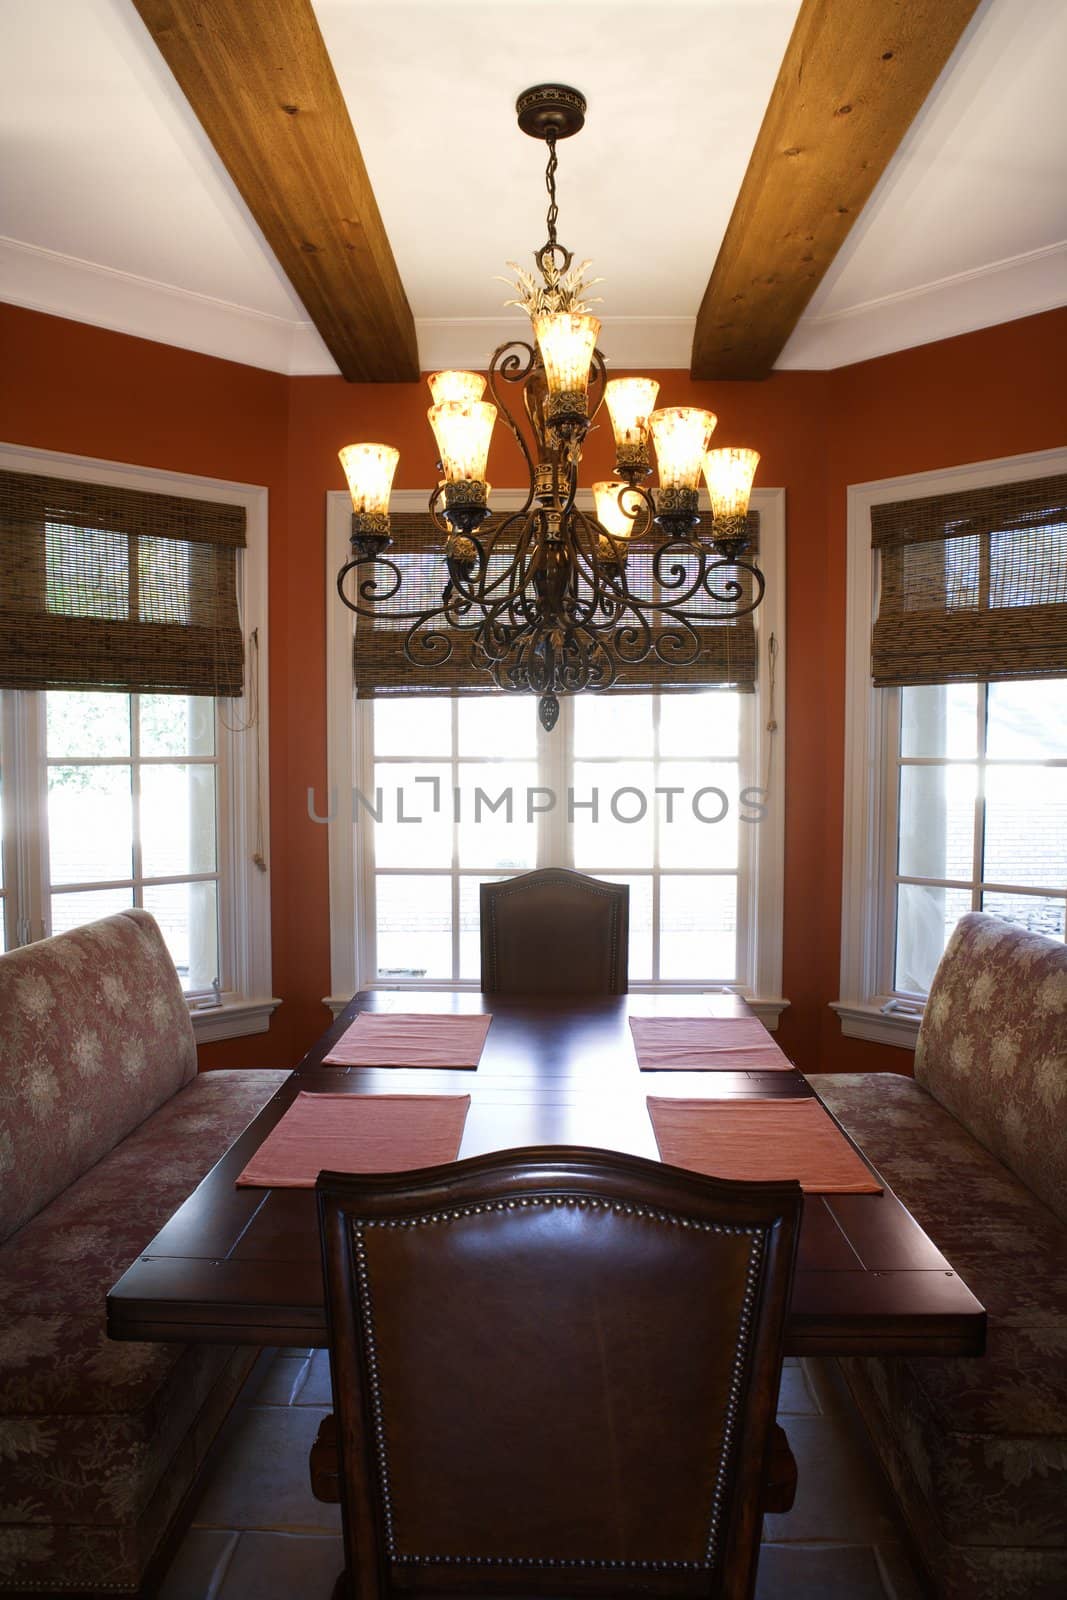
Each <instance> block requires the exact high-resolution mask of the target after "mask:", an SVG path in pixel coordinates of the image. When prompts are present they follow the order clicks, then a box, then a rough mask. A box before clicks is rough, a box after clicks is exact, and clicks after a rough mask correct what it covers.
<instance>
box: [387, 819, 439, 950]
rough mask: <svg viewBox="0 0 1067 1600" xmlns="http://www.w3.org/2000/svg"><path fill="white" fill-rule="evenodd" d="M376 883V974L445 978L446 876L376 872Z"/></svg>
mask: <svg viewBox="0 0 1067 1600" xmlns="http://www.w3.org/2000/svg"><path fill="white" fill-rule="evenodd" d="M411 831H412V832H414V829H412V830H411ZM376 887H377V911H378V916H377V921H378V976H379V978H451V976H452V880H451V878H450V877H447V876H444V875H442V876H441V877H418V876H412V877H407V876H398V877H393V876H391V875H390V874H388V873H384V874H381V873H380V874H378V875H377V877H376Z"/></svg>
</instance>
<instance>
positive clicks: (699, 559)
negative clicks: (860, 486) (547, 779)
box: [337, 85, 764, 728]
mask: <svg viewBox="0 0 1067 1600" xmlns="http://www.w3.org/2000/svg"><path fill="white" fill-rule="evenodd" d="M517 110H518V113H519V125H520V127H521V128H522V129H523V131H524V132H526V133H529V134H531V135H532V136H534V137H536V138H540V139H543V140H544V141H545V142H546V144H547V146H548V151H549V160H548V170H547V173H546V184H547V188H548V195H549V211H548V239H547V241H546V243H545V244H544V245H542V246H541V248H540V249H539V250H537V251H535V252H534V261H535V264H536V266H537V269H538V274H539V280H540V281H538V279H535V278H534V277H533V276H532V275H530V274H528V273H525V272H522V271H520V270H519V269H517V268H516V269H515V270H516V271H517V272H518V291H519V295H520V299H519V300H518V301H515V302H512V303H514V304H518V305H520V306H522V307H523V309H525V310H526V311H528V312H529V315H530V319H531V323H532V333H533V337H532V340H530V341H526V340H522V339H515V340H512V341H509V342H508V343H506V344H504V345H501V346H500V347H499V348H498V349H497V350H496V351H495V352H494V354H493V356H492V358H491V360H490V363H489V369H488V373H487V374H486V375H485V376H483V375H482V374H481V373H477V372H435V373H433V374H431V376H430V378H429V386H430V394H431V399H432V401H433V404H432V405H431V406H430V408H429V411H428V417H429V421H430V426H431V429H432V431H433V435H434V439H435V441H436V445H437V451H438V457H439V463H438V464H439V467H440V474H441V481H440V482H439V483H438V486H437V488H436V489H435V491H434V492H433V494H432V495H431V497H430V506H429V510H430V516H431V518H432V519H433V523H434V526H435V527H436V528H437V529H438V530H439V532H440V535H441V581H442V587H441V590H440V598H439V600H438V601H437V603H435V604H433V605H430V606H428V607H427V606H426V605H425V603H423V604H421V605H418V606H414V607H412V606H411V604H410V602H408V603H407V605H405V595H404V593H403V587H404V585H403V574H402V570H401V567H400V565H399V564H398V562H397V561H396V560H394V559H391V557H390V554H389V551H390V546H391V543H392V535H391V530H390V523H389V515H388V510H389V494H390V489H391V485H392V479H393V474H394V473H395V471H396V466H397V461H398V459H399V457H398V452H397V451H396V450H394V449H392V448H391V447H390V446H388V445H382V444H357V445H348V446H346V448H345V449H344V450H342V451H341V452H340V459H341V464H342V467H343V468H344V471H345V475H346V478H347V480H348V485H349V490H350V492H351V496H352V507H353V515H352V540H351V549H352V553H351V558H350V559H349V560H348V561H347V562H346V563H345V565H344V566H343V567H342V568H341V571H340V572H339V574H338V578H337V587H338V592H339V594H340V596H341V599H342V600H343V601H344V603H345V604H346V605H347V606H348V607H349V608H350V609H351V610H352V611H354V612H356V614H357V616H362V617H364V618H366V619H368V621H370V622H374V623H377V624H381V623H382V622H383V621H384V622H385V623H387V624H388V625H389V626H390V627H393V628H401V629H403V630H404V652H405V655H406V657H407V659H408V660H409V661H410V662H411V663H412V664H413V666H417V667H419V668H420V669H426V668H428V667H429V668H433V667H435V666H440V667H442V668H445V667H446V666H447V663H448V661H449V659H450V658H451V656H452V654H453V652H454V651H455V650H457V649H466V650H469V652H470V659H471V662H472V663H473V665H474V666H475V667H476V668H478V669H480V670H481V671H484V673H485V675H486V683H487V687H488V686H489V685H492V686H494V687H495V688H497V689H501V690H508V691H512V692H518V693H527V694H529V693H533V694H536V695H538V696H539V697H540V707H539V710H540V717H541V722H542V724H543V726H545V727H546V728H552V727H553V726H554V725H555V722H556V720H557V718H558V715H559V698H558V697H559V696H560V695H561V694H576V693H580V692H582V691H584V690H603V689H609V688H611V687H612V686H613V685H614V684H616V683H617V682H618V680H619V675H620V672H623V671H625V670H626V669H630V668H633V667H635V666H637V665H638V664H640V663H641V662H642V661H645V660H647V659H648V658H649V657H651V656H655V657H656V658H657V661H658V663H659V664H661V665H662V666H663V667H665V668H666V669H667V670H668V671H669V669H670V668H671V667H672V666H676V667H679V668H682V667H686V668H688V667H690V666H691V665H692V663H693V662H694V661H695V660H696V659H697V657H698V656H699V653H700V650H701V639H700V626H701V624H705V623H706V622H707V618H708V610H709V606H710V608H711V609H712V610H713V612H714V615H715V618H716V620H719V621H722V620H726V619H727V618H728V619H730V620H735V619H736V618H738V617H742V616H745V615H747V614H748V613H749V612H752V611H754V610H755V609H756V608H757V607H758V605H759V604H760V602H761V600H762V598H763V593H764V580H763V576H762V574H761V573H760V571H759V569H758V567H756V565H755V564H754V562H751V561H745V560H744V559H743V557H744V554H745V551H746V550H747V548H748V544H749V534H748V515H747V513H748V501H749V494H750V492H751V487H752V479H753V475H754V472H755V469H756V464H757V462H758V461H759V456H758V454H757V452H756V451H754V450H747V449H727V450H709V448H708V446H709V442H710V440H711V436H712V433H713V432H714V429H715V426H716V421H717V418H716V417H715V415H714V413H713V412H711V411H705V410H701V409H699V408H697V407H694V406H667V407H663V408H660V409H656V401H657V399H658V396H659V384H658V383H657V382H656V380H655V379H653V378H644V377H630V378H613V379H611V380H610V381H608V379H607V372H606V368H605V361H604V357H603V355H602V354H601V352H600V350H599V348H598V345H597V340H598V338H599V335H600V321H599V319H598V318H597V317H596V316H594V315H593V314H592V312H591V311H590V309H589V305H588V303H587V302H586V301H585V299H584V295H585V292H586V290H587V289H588V288H589V287H590V286H591V284H590V283H589V282H588V281H587V280H585V278H584V273H585V271H586V268H587V267H588V265H589V263H588V262H583V263H582V264H581V265H580V266H578V267H574V266H573V255H572V252H571V251H569V250H567V249H565V248H564V246H563V245H561V244H560V243H559V242H558V239H557V236H556V220H557V207H556V187H555V174H556V167H557V154H556V144H557V141H558V140H559V139H564V138H567V137H569V136H570V135H571V134H573V133H576V132H577V131H578V129H579V128H580V127H581V126H582V123H583V121H584V113H585V102H584V100H583V99H582V97H581V96H580V95H579V94H578V93H577V91H575V90H573V89H567V88H564V87H562V86H558V85H541V86H539V87H538V88H536V89H531V90H527V91H526V93H525V94H523V95H521V96H520V97H519V101H518V106H517ZM593 281H596V280H593ZM486 389H488V391H489V395H490V396H491V397H492V398H491V400H490V399H486V398H483V397H484V395H485V391H486ZM509 391H510V393H511V394H512V395H514V396H515V397H516V399H519V400H521V417H520V415H519V407H518V406H517V405H516V404H515V400H513V401H512V404H511V405H510V406H509V404H508V403H507V399H506V398H505V397H506V395H507V394H508V393H509ZM601 405H604V406H606V409H607V412H608V416H609V417H610V420H611V427H612V432H613V435H614V440H615V475H614V477H613V478H611V479H610V480H606V481H603V482H600V483H596V484H594V485H593V498H594V503H595V515H590V513H588V512H587V511H584V510H582V509H581V508H580V507H579V506H578V504H577V501H576V496H577V493H578V471H579V466H580V464H581V459H582V445H583V441H584V439H585V437H586V435H587V433H588V431H589V428H590V426H591V424H592V422H593V419H594V418H595V417H596V415H597V413H598V411H599V409H600V407H601ZM498 418H500V419H501V420H503V422H504V423H505V425H506V427H507V428H508V430H509V432H510V434H511V436H512V438H513V440H514V442H515V445H516V447H517V449H518V452H519V456H520V458H521V460H522V462H523V464H524V466H525V469H526V478H527V492H526V498H525V503H524V504H523V506H522V507H521V509H520V510H518V511H517V512H514V513H512V514H510V515H507V516H503V517H500V518H494V519H493V521H492V522H491V523H490V522H488V519H489V517H490V507H489V503H488V501H489V485H488V483H487V482H486V471H487V463H488V456H489V447H490V442H491V439H492V435H493V430H494V427H495V424H496V422H497V420H498ZM650 445H651V447H652V449H653V450H654V452H655V456H656V463H657V468H658V476H659V487H658V489H656V490H655V491H653V490H650V489H649V488H648V487H646V485H645V482H644V480H645V479H646V478H647V477H648V476H649V475H650V472H651V463H650V451H649V447H650ZM702 473H703V475H704V477H705V479H706V481H707V485H708V491H709V495H710V498H711V506H712V520H711V524H710V529H706V530H705V529H701V526H700V524H701V518H700V511H699V485H700V481H701V474H702ZM639 542H640V543H642V544H647V545H650V546H651V548H652V557H651V562H650V563H642V564H641V572H642V575H643V576H644V578H645V580H646V581H644V582H641V583H637V582H636V581H635V587H631V584H630V582H629V581H628V557H629V554H630V551H631V548H636V546H637V544H638V543H639ZM398 554H399V552H398Z"/></svg>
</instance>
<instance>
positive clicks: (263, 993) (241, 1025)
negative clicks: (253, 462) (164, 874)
mask: <svg viewBox="0 0 1067 1600" xmlns="http://www.w3.org/2000/svg"><path fill="white" fill-rule="evenodd" d="M0 468H4V469H5V470H7V471H10V472H31V473H38V474H42V475H44V476H46V477H55V478H77V479H79V480H80V481H82V482H86V483H104V484H109V485H113V486H115V487H117V488H123V489H137V490H142V491H148V492H150V493H155V494H170V495H186V496H189V497H192V498H199V499H210V500H216V501H220V502H222V503H224V504H226V505H240V506H243V507H244V509H245V514H246V540H247V543H246V547H245V549H244V550H243V551H240V552H239V554H238V563H237V581H238V600H239V606H240V613H241V628H242V632H243V634H244V638H245V641H246V644H245V655H246V670H251V668H252V666H253V665H254V663H253V660H252V654H251V652H250V650H249V647H248V641H249V639H250V638H251V636H252V634H253V633H255V634H256V637H257V643H258V650H257V655H258V674H259V684H258V689H259V693H258V695H257V697H256V698H257V700H258V708H257V715H256V717H255V721H254V724H253V726H252V727H246V726H245V723H246V721H247V718H248V707H249V692H248V687H246V691H245V695H244V696H243V697H242V699H240V700H228V701H226V702H225V704H226V706H227V707H228V708H229V710H228V712H227V714H226V715H225V717H223V716H222V715H216V719H215V727H216V752H217V756H218V774H219V780H218V852H219V960H220V965H221V966H222V967H223V971H222V973H221V974H220V977H221V978H222V981H223V985H224V987H222V988H221V990H220V993H219V996H218V999H217V1000H216V999H215V998H214V997H212V998H210V999H208V1000H205V999H204V997H202V996H191V997H190V1002H189V1009H190V1014H191V1016H192V1021H193V1028H194V1030H195V1033H196V1038H197V1043H198V1044H206V1043H208V1042H210V1041H212V1040H215V1039H231V1038H236V1037H238V1036H241V1035H245V1034H253V1033H265V1032H266V1031H267V1028H268V1027H269V1025H270V1018H271V1013H272V1012H273V1011H274V1010H275V1008H276V1007H277V1006H278V1005H280V1004H281V1002H280V1000H278V999H277V998H275V997H274V996H273V995H272V994H271V941H270V870H269V852H268V846H267V841H268V840H269V838H270V788H269V779H268V763H267V755H268V751H269V749H270V740H269V726H268V720H269V713H268V705H267V693H266V688H267V683H268V652H267V538H268V532H267V530H268V496H267V490H266V489H264V488H262V487H260V486H258V485H256V484H246V483H229V482H224V481H222V480H220V479H218V478H200V477H194V476H192V475H190V474H186V473H176V472H162V471H159V470H157V469H155V468H153V467H136V466H130V465H128V464H126V463H123V462H117V461H101V460H99V459H96V458H93V457H88V456H73V455H64V454H60V453H58V452H56V451H52V450H29V449H25V448H24V447H22V446H20V445H13V444H0ZM34 699H36V697H33V698H31V694H30V692H29V691H24V690H15V691H7V702H6V703H7V711H6V715H5V726H4V730H3V732H4V778H5V783H4V809H5V819H4V820H5V827H4V840H5V850H6V861H5V867H6V868H7V869H8V870H7V871H6V872H5V884H6V886H7V888H8V889H9V890H10V891H11V893H12V899H13V902H14V904H15V906H17V907H18V908H19V909H20V911H22V915H21V917H20V925H19V927H18V928H17V929H16V930H14V931H15V932H17V934H18V938H17V941H15V942H16V943H23V944H25V943H29V942H31V941H32V940H34V939H40V938H42V937H44V934H45V924H44V922H43V920H42V916H41V911H40V907H41V906H42V905H43V903H44V901H43V897H44V893H45V889H46V887H47V885H46V878H47V837H48V820H47V814H44V815H42V800H41V795H42V793H43V790H44V786H43V785H42V784H41V783H40V781H39V774H38V772H37V770H36V768H37V766H38V765H39V763H40V760H41V756H42V753H43V748H44V746H43V733H42V730H41V723H42V722H43V700H40V701H38V702H37V704H38V709H37V715H36V716H34V715H33V714H32V709H31V708H32V705H33V703H34ZM258 834H261V837H262V841H263V845H262V850H263V855H262V861H263V865H262V866H261V865H259V864H258V863H257V861H256V860H255V859H254V858H255V855H256V852H257V850H258V849H259V848H260V847H259V844H258V843H257V835H258ZM34 907H36V908H38V909H37V911H36V915H35V916H27V915H26V914H25V911H23V908H34Z"/></svg>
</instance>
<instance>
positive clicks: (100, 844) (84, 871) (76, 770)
mask: <svg viewBox="0 0 1067 1600" xmlns="http://www.w3.org/2000/svg"><path fill="white" fill-rule="evenodd" d="M48 849H49V875H50V878H51V881H52V883H55V884H61V883H95V882H98V881H101V880H106V879H108V878H128V877H129V876H130V875H131V873H132V871H133V830H132V820H131V798H130V769H129V767H128V766H126V767H120V766H106V767H78V766H63V767H49V769H48ZM126 903H127V904H128V902H126Z"/></svg>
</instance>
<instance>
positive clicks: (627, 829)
mask: <svg viewBox="0 0 1067 1600" xmlns="http://www.w3.org/2000/svg"><path fill="white" fill-rule="evenodd" d="M653 771H654V769H653V766H652V763H651V761H632V762H621V761H619V762H614V761H610V762H607V761H606V762H584V761H576V762H575V763H574V784H573V788H574V806H575V810H574V823H573V828H572V838H573V841H574V860H575V864H576V866H577V868H578V870H579V872H588V871H590V870H593V869H595V868H597V867H625V866H634V867H650V866H651V865H652V860H653V840H654V834H653V804H654V802H655V798H656V797H655V794H654V793H653V787H654V780H653ZM559 799H560V804H561V805H562V806H564V807H566V806H567V805H568V797H567V796H566V795H561V796H560V797H559ZM591 804H592V805H595V808H596V809H595V811H594V810H592V809H590V806H591ZM620 818H626V819H629V818H636V819H637V820H636V821H629V820H626V821H621V820H620Z"/></svg>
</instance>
